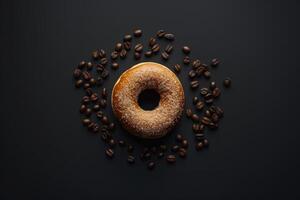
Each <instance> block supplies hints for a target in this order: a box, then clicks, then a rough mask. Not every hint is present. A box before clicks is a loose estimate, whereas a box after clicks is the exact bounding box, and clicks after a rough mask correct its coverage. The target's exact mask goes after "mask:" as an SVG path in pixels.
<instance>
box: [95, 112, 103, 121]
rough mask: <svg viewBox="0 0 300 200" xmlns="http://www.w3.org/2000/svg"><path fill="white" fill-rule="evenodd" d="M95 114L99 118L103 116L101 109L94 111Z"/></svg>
mask: <svg viewBox="0 0 300 200" xmlns="http://www.w3.org/2000/svg"><path fill="white" fill-rule="evenodd" d="M96 116H97V117H98V118H99V119H101V118H102V117H103V116H104V114H103V112H102V111H98V112H97V113H96Z"/></svg>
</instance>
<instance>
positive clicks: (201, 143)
mask: <svg viewBox="0 0 300 200" xmlns="http://www.w3.org/2000/svg"><path fill="white" fill-rule="evenodd" d="M203 148H204V144H203V142H202V141H201V142H197V143H196V150H197V151H200V150H202V149H203Z"/></svg>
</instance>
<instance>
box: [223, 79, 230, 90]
mask: <svg viewBox="0 0 300 200" xmlns="http://www.w3.org/2000/svg"><path fill="white" fill-rule="evenodd" d="M223 84H224V86H225V87H227V88H228V87H230V85H231V79H230V78H226V79H225V80H224V82H223Z"/></svg>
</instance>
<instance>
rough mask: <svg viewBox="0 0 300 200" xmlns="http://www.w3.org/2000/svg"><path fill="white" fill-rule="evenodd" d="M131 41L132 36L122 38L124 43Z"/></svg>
mask: <svg viewBox="0 0 300 200" xmlns="http://www.w3.org/2000/svg"><path fill="white" fill-rule="evenodd" d="M131 40H132V36H131V35H125V36H124V38H123V41H124V42H127V41H131Z"/></svg>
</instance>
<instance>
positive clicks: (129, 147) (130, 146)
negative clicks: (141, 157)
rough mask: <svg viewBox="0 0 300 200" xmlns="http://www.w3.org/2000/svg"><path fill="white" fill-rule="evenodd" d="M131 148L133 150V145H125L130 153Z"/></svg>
mask: <svg viewBox="0 0 300 200" xmlns="http://www.w3.org/2000/svg"><path fill="white" fill-rule="evenodd" d="M133 150H134V147H133V146H132V145H131V144H128V146H127V151H128V152H129V153H131V152H133Z"/></svg>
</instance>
